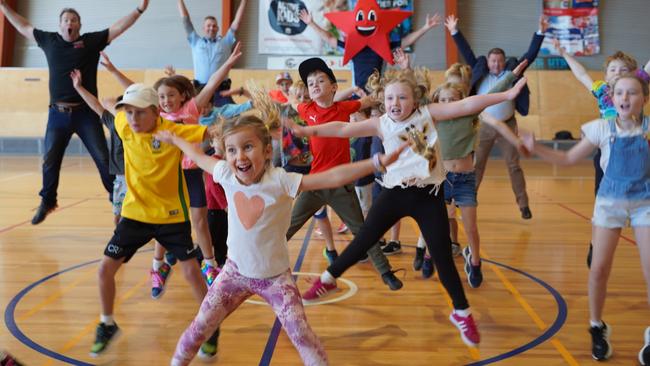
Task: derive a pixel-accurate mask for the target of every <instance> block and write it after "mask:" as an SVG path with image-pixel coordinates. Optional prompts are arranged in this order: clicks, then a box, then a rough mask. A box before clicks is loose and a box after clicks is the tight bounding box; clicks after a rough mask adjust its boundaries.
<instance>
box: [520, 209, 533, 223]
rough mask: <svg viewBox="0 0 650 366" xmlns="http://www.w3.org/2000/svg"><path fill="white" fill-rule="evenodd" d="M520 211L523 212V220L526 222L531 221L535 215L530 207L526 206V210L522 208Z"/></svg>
mask: <svg viewBox="0 0 650 366" xmlns="http://www.w3.org/2000/svg"><path fill="white" fill-rule="evenodd" d="M519 211H521V218H522V219H524V220H530V219H532V218H533V213H532V212H530V207H528V206H526V207H524V208H520V209H519Z"/></svg>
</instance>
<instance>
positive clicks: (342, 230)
mask: <svg viewBox="0 0 650 366" xmlns="http://www.w3.org/2000/svg"><path fill="white" fill-rule="evenodd" d="M347 231H348V226H347V225H345V223H344V222H342V223H341V225H339V228H338V229H336V232H337V233H339V234H344V233H346V232H347Z"/></svg>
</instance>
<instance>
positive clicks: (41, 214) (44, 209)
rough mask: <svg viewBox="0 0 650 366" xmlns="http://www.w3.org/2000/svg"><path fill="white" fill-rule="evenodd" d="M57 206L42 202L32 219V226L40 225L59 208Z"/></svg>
mask: <svg viewBox="0 0 650 366" xmlns="http://www.w3.org/2000/svg"><path fill="white" fill-rule="evenodd" d="M57 207H58V206H57V204H56V203H55V204H53V205H48V204H46V203H45V202H43V201H41V204H40V205H38V208H37V209H36V213H35V214H34V217H32V225H38V224H40V223H41V222H43V220H45V218H46V217H47V215H49V214H50V213H51V212H52V211H54V210H55V209H56V208H57Z"/></svg>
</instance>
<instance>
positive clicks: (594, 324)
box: [589, 320, 603, 328]
mask: <svg viewBox="0 0 650 366" xmlns="http://www.w3.org/2000/svg"><path fill="white" fill-rule="evenodd" d="M589 324H590V325H591V327H592V328H602V327H603V321H602V320H599V321H593V320H590V321H589Z"/></svg>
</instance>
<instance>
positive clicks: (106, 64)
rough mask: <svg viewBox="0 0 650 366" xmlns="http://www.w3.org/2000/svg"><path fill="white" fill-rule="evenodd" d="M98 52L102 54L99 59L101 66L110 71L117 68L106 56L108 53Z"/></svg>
mask: <svg viewBox="0 0 650 366" xmlns="http://www.w3.org/2000/svg"><path fill="white" fill-rule="evenodd" d="M99 54H100V55H102V59H101V60H99V63H100V64H102V66H104V68H105V69H106V70H108V71H110V72H113V71H115V70H117V68H116V67H115V65H113V63H112V62H111V59H110V58H108V55H107V54H106V52H104V51H101V52H100V53H99Z"/></svg>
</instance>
